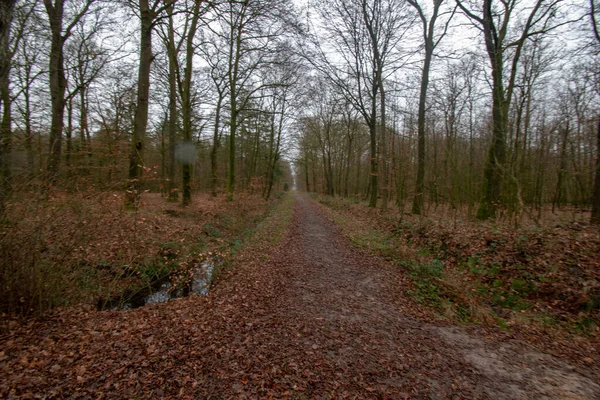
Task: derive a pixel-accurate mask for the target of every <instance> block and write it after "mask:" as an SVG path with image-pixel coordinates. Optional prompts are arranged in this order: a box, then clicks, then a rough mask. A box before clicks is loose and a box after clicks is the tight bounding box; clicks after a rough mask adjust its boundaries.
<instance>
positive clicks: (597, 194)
mask: <svg viewBox="0 0 600 400" xmlns="http://www.w3.org/2000/svg"><path fill="white" fill-rule="evenodd" d="M597 13H598V10H597V7H596V5H595V4H594V0H590V21H591V23H592V30H593V31H594V38H595V39H596V40H595V44H596V46H595V51H596V52H597V53H600V27H599V26H598V16H597ZM597 92H598V94H600V84H597ZM596 135H597V144H596V177H595V179H594V189H593V192H592V216H591V222H592V224H595V225H600V118H598V121H597V128H596Z"/></svg>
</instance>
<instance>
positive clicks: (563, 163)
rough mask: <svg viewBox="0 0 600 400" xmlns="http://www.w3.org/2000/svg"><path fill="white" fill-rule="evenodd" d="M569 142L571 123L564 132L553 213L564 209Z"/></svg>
mask: <svg viewBox="0 0 600 400" xmlns="http://www.w3.org/2000/svg"><path fill="white" fill-rule="evenodd" d="M568 141H569V122H568V121H567V126H566V127H565V128H564V130H563V137H562V144H561V148H560V166H559V168H558V179H557V181H556V191H555V192H554V200H553V201H552V212H554V211H555V208H556V207H558V208H559V209H560V208H561V207H562V203H563V200H564V195H563V194H564V179H565V174H566V173H567V143H568Z"/></svg>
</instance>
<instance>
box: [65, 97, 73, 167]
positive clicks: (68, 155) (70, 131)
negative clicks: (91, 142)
mask: <svg viewBox="0 0 600 400" xmlns="http://www.w3.org/2000/svg"><path fill="white" fill-rule="evenodd" d="M65 133H66V136H67V149H66V151H65V165H66V166H67V175H69V176H71V175H72V174H71V172H72V171H71V157H72V155H73V99H72V98H69V101H68V103H67V129H66V131H65Z"/></svg>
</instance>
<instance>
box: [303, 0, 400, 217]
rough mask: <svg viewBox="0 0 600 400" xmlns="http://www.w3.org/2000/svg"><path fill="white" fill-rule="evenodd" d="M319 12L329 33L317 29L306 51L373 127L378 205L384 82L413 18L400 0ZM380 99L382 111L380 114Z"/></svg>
mask: <svg viewBox="0 0 600 400" xmlns="http://www.w3.org/2000/svg"><path fill="white" fill-rule="evenodd" d="M319 12H320V16H321V19H322V21H324V23H323V26H322V27H321V28H322V29H323V31H324V32H325V33H326V37H325V39H324V40H321V39H320V38H319V36H318V35H316V34H313V35H312V38H311V42H312V43H313V45H314V49H313V51H307V52H306V57H307V59H308V61H309V62H311V64H312V65H313V66H314V67H316V68H317V69H318V70H319V71H320V72H321V73H323V74H324V75H325V76H326V77H327V78H328V79H329V80H330V81H331V82H332V83H333V84H334V85H336V86H337V88H338V89H339V90H340V92H341V93H342V94H343V96H344V97H345V99H346V100H347V101H348V102H349V103H350V104H352V105H353V107H355V108H356V110H357V111H358V112H359V113H360V114H361V116H362V117H363V119H364V121H365V123H366V125H367V126H368V128H369V136H370V143H369V144H370V147H369V149H370V180H369V187H370V194H369V206H370V207H376V206H377V197H378V194H379V186H380V180H379V175H380V169H379V158H380V148H379V146H380V145H378V136H380V135H378V129H377V127H378V125H379V126H382V120H381V119H379V117H380V116H381V117H383V119H385V97H384V96H385V93H382V90H383V83H384V81H385V77H386V76H385V75H386V73H389V72H390V68H391V69H392V70H393V69H394V68H398V61H399V59H400V57H401V55H400V52H399V51H398V50H399V45H400V42H401V41H402V39H403V37H404V35H405V34H406V32H408V30H409V28H410V26H411V20H410V19H408V18H407V17H406V13H405V7H404V2H402V1H400V0H376V1H374V2H367V1H366V0H353V1H342V0H335V1H333V2H327V3H325V2H323V3H319ZM315 33H316V32H315ZM378 104H379V105H380V106H381V108H379V110H380V111H383V112H380V113H378ZM383 123H385V121H383ZM382 132H383V133H385V129H383V130H382ZM383 136H385V134H384V135H383ZM385 186H386V188H385V189H384V194H385V197H387V184H386V185H385Z"/></svg>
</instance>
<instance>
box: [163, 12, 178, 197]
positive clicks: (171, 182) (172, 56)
mask: <svg viewBox="0 0 600 400" xmlns="http://www.w3.org/2000/svg"><path fill="white" fill-rule="evenodd" d="M167 13H168V14H169V26H168V28H167V29H168V30H169V33H168V40H167V51H168V53H169V126H168V127H169V144H168V148H169V151H168V154H169V156H168V158H167V160H168V161H167V164H166V165H167V199H168V200H169V201H177V200H178V199H179V195H178V194H177V189H176V187H175V140H176V135H177V71H176V69H177V54H176V49H175V33H174V27H173V6H171V7H169V8H168V9H167Z"/></svg>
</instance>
